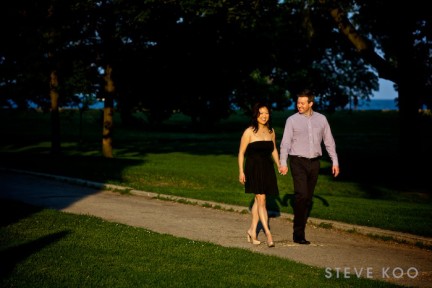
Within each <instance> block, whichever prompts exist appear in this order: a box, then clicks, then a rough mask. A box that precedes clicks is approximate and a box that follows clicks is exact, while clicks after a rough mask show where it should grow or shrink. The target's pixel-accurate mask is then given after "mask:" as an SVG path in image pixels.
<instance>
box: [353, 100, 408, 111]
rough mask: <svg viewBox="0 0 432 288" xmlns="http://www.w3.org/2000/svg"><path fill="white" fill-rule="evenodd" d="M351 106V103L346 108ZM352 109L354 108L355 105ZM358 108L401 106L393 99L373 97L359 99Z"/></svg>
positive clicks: (391, 107)
mask: <svg viewBox="0 0 432 288" xmlns="http://www.w3.org/2000/svg"><path fill="white" fill-rule="evenodd" d="M349 108H350V107H349V105H347V106H346V107H345V109H349ZM352 109H353V110H354V107H352ZM357 110H358V111H361V110H399V108H398V107H397V106H396V102H395V101H394V100H393V99H372V100H370V101H364V100H359V105H358V107H357Z"/></svg>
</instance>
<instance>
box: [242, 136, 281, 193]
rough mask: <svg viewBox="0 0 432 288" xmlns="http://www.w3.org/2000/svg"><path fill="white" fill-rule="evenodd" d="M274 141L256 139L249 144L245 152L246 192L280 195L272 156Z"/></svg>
mask: <svg viewBox="0 0 432 288" xmlns="http://www.w3.org/2000/svg"><path fill="white" fill-rule="evenodd" d="M273 149H274V146H273V141H255V142H251V143H249V144H248V147H247V148H246V153H245V159H246V161H245V168H244V172H245V176H246V183H245V192H246V193H253V194H267V195H278V194H279V189H278V185H277V179H276V171H275V166H274V162H273V158H272V155H271V154H272V152H273Z"/></svg>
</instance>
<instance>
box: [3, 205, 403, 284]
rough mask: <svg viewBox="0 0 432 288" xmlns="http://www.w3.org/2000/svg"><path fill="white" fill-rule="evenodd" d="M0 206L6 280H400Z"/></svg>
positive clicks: (52, 212)
mask: <svg viewBox="0 0 432 288" xmlns="http://www.w3.org/2000/svg"><path fill="white" fill-rule="evenodd" d="M0 211H2V216H3V217H2V218H1V219H2V220H1V221H2V222H1V227H0V265H1V270H0V271H1V272H0V273H1V278H0V287H38V288H41V287H399V286H397V285H392V284H389V283H385V282H381V281H374V280H371V279H364V278H357V277H351V278H342V277H340V278H336V277H331V278H328V277H325V275H326V273H325V271H324V269H319V268H314V267H310V266H307V265H303V264H298V263H296V262H293V261H290V260H287V259H282V258H279V257H275V256H267V255H262V254H259V253H253V252H250V251H247V250H243V249H237V248H224V247H221V246H217V245H214V244H211V243H207V242H200V241H192V240H188V239H184V238H176V237H172V236H169V235H164V234H158V233H155V232H152V231H148V230H146V229H142V228H136V227H131V226H127V225H123V224H117V223H112V222H107V221H104V220H102V219H100V218H97V217H92V216H84V215H74V214H69V213H64V212H59V211H55V210H50V209H41V208H38V207H34V206H30V205H27V204H23V203H19V202H15V201H11V200H3V199H2V201H1V202H0Z"/></svg>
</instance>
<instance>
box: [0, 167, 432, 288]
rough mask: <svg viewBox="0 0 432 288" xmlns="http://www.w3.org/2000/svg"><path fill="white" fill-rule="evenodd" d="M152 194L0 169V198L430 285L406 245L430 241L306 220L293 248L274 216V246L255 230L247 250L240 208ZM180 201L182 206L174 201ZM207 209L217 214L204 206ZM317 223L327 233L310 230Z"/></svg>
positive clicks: (334, 273)
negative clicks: (303, 239)
mask: <svg viewBox="0 0 432 288" xmlns="http://www.w3.org/2000/svg"><path fill="white" fill-rule="evenodd" d="M113 189H114V190H118V189H120V190H121V189H126V190H128V191H129V192H130V194H129V195H122V194H120V193H117V192H113ZM157 196H158V195H157V194H154V193H150V192H143V191H136V190H131V189H128V188H125V187H117V186H110V185H103V184H100V183H94V182H89V181H84V180H79V179H72V178H67V177H54V176H51V175H45V174H37V173H16V171H15V172H14V171H9V170H8V171H6V170H0V197H1V198H12V199H16V200H20V201H23V202H26V203H30V204H34V205H40V206H43V207H47V208H54V209H58V210H61V211H65V212H70V213H75V214H84V215H94V216H97V217H101V218H103V219H106V220H109V221H113V222H118V223H123V224H127V225H131V226H137V227H143V228H146V229H148V230H152V231H155V232H159V233H162V234H170V235H174V236H177V237H184V238H188V239H192V240H199V241H207V242H212V243H215V244H218V245H222V246H226V247H237V248H242V249H248V250H251V251H254V252H257V253H263V254H268V255H274V256H279V257H283V258H287V259H291V260H294V261H297V262H300V263H304V264H307V265H311V266H316V267H322V268H325V269H326V270H325V272H323V275H322V276H323V277H327V278H329V277H339V278H345V277H350V278H355V277H364V278H373V279H377V280H382V281H388V282H392V283H396V284H400V285H406V286H410V287H432V251H430V250H425V249H420V248H418V247H416V246H414V245H412V244H410V243H416V242H420V243H423V244H425V245H429V246H431V245H432V239H431V238H425V237H417V236H415V235H409V234H403V233H395V232H391V231H386V230H381V229H374V228H368V227H360V226H354V225H349V224H344V223H338V222H332V221H327V220H326V221H322V220H319V219H311V221H310V223H309V224H308V227H307V231H306V235H307V239H308V240H309V241H311V242H312V244H311V245H299V244H295V243H293V242H292V241H291V240H292V215H290V214H282V215H280V216H279V217H277V218H271V219H270V227H271V230H272V233H273V239H274V240H275V244H276V247H275V248H268V247H267V245H266V243H265V236H264V234H263V233H262V232H261V233H260V234H259V239H260V240H262V241H263V242H262V243H261V245H258V246H254V245H251V244H249V243H247V241H246V230H247V228H248V226H249V223H250V215H249V214H248V213H241V212H245V211H247V210H246V209H245V207H238V206H230V205H223V204H220V203H211V202H206V201H197V200H194V199H185V198H179V197H168V196H166V200H161V199H157ZM159 196H160V195H159ZM164 197H165V196H164ZM167 199H170V200H174V201H167ZM177 200H181V201H177ZM185 201H186V202H188V203H189V204H181V203H179V202H185ZM212 206H213V207H217V209H215V208H209V207H212ZM321 222H323V223H326V224H331V226H332V227H333V228H332V229H324V228H318V227H319V223H321ZM349 231H351V232H349ZM352 231H356V233H352ZM367 234H374V235H380V236H390V237H393V238H394V239H399V240H404V241H406V243H407V244H398V243H396V242H390V241H382V240H377V239H372V238H370V237H367V236H366V235H367Z"/></svg>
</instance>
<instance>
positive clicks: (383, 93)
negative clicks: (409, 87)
mask: <svg viewBox="0 0 432 288" xmlns="http://www.w3.org/2000/svg"><path fill="white" fill-rule="evenodd" d="M379 85H380V88H379V91H377V92H374V97H373V98H372V99H389V100H394V99H395V98H396V97H397V95H398V94H397V92H396V91H395V90H394V88H393V82H391V81H388V80H385V79H381V78H380V79H379Z"/></svg>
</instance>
